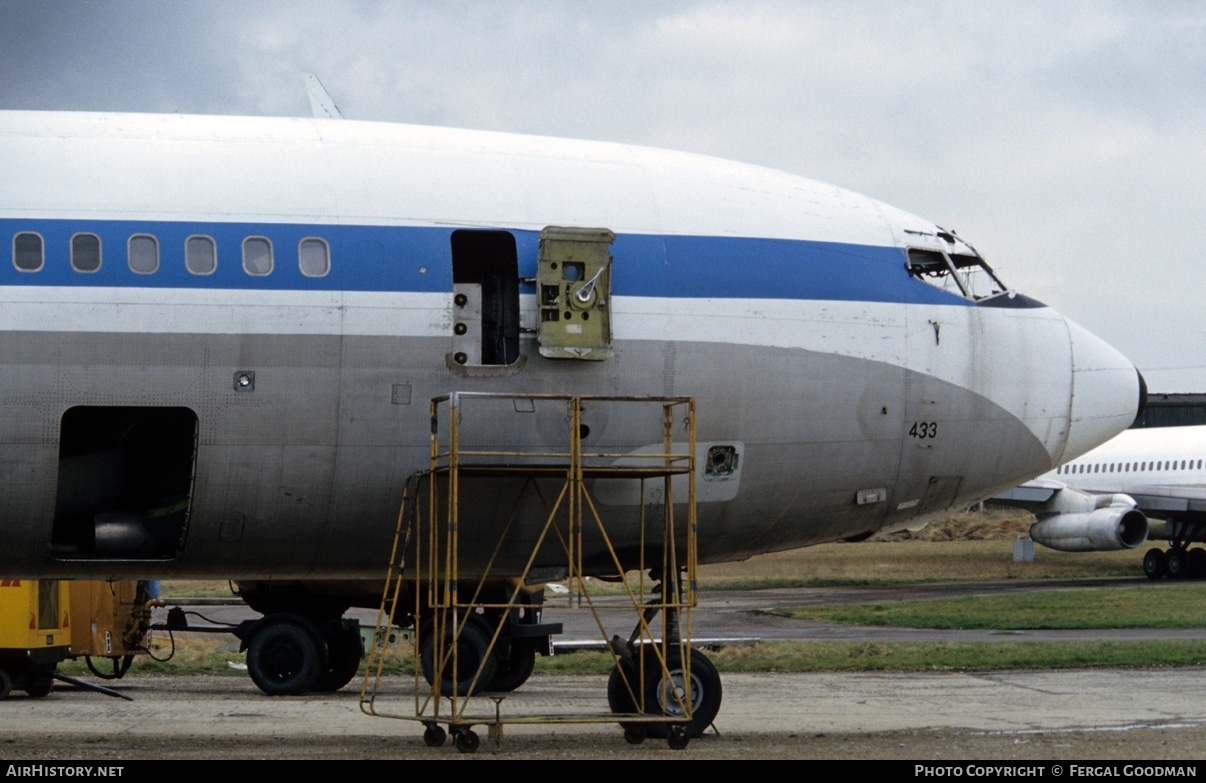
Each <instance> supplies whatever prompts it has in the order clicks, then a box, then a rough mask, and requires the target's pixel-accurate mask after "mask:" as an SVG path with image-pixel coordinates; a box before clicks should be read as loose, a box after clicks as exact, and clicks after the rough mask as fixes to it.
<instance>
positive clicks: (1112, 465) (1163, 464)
mask: <svg viewBox="0 0 1206 783" xmlns="http://www.w3.org/2000/svg"><path fill="white" fill-rule="evenodd" d="M1195 465H1196V466H1195ZM1201 469H1202V460H1197V461H1196V463H1195V461H1194V460H1191V459H1183V460H1181V461H1180V462H1178V461H1177V460H1175V459H1174V460H1158V461H1156V462H1103V463H1094V464H1092V465H1090V464H1088V463H1084V464H1080V465H1061V466H1060V467H1059V468H1058V469H1057V470H1056V473H1062V474H1072V473H1077V474H1080V473H1143V472H1145V471H1149V470H1151V471H1154V470H1201Z"/></svg>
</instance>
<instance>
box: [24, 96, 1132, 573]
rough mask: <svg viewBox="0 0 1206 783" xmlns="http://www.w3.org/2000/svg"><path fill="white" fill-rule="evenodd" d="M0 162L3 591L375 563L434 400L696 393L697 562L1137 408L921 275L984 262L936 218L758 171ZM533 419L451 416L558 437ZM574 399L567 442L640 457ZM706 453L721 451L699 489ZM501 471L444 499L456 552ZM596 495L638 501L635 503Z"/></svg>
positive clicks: (1005, 312) (988, 473) (618, 508)
mask: <svg viewBox="0 0 1206 783" xmlns="http://www.w3.org/2000/svg"><path fill="white" fill-rule="evenodd" d="M0 170H3V171H4V172H5V186H4V188H3V189H0V239H2V240H3V241H2V242H0V248H4V249H7V251H8V252H9V253H10V254H11V255H10V258H9V259H8V260H7V262H6V263H3V264H0V409H2V410H3V413H4V415H3V417H0V471H2V472H3V475H4V476H5V477H6V481H5V492H4V494H3V498H2V500H0V543H2V546H0V573H3V574H5V575H6V576H12V577H21V578H50V577H86V578H111V577H133V578H169V577H174V578H196V577H212V576H217V577H221V578H231V579H306V578H321V579H336V578H366V577H367V578H376V577H377V576H379V575H380V574H381V572H382V570H383V569H384V567H385V564H386V562H387V559H388V555H389V551H388V550H389V545H390V541H391V539H392V535H393V532H394V528H395V523H396V519H397V514H398V506H399V502H400V499H401V492H402V486H403V482H404V481H405V479H406V477H407V476H409V475H411V474H412V473H415V472H416V471H420V470H423V469H425V468H427V467H428V466H429V460H430V454H429V445H428V441H429V433H430V416H429V405H428V401H429V400H430V399H432V398H434V397H438V396H440V395H444V394H447V393H449V392H451V391H481V392H506V393H525V394H594V395H650V396H690V397H693V398H695V400H696V402H697V406H698V439H699V442H700V443H699V449H698V453H699V455H700V456H701V458H703V459H701V466H700V468H699V476H698V479H699V491H698V501H699V502H698V513H699V530H700V533H699V558H700V561H701V562H709V561H722V560H734V559H744V558H746V557H749V556H752V555H754V554H758V553H761V552H768V551H776V550H783V549H789V548H794V547H799V546H805V545H809V544H815V543H820V542H825V541H833V540H838V539H850V538H859V537H864V536H867V535H870V534H873V533H875V532H878V531H884V530H893V529H899V528H904V527H908V526H912V525H915V524H917V523H918V522H920V521H922V520H924V519H926V518H928V517H929V516H932V515H935V514H939V513H943V512H945V511H947V510H949V509H952V508H959V507H965V506H967V505H969V504H971V503H973V502H975V501H977V500H979V499H982V498H984V497H987V496H991V495H992V494H994V493H996V492H998V491H1000V490H1001V489H1004V488H1007V487H1011V486H1014V485H1016V484H1018V483H1020V482H1022V481H1025V480H1026V479H1028V478H1031V477H1033V476H1035V475H1037V474H1039V473H1042V472H1044V471H1046V470H1048V469H1050V468H1051V467H1052V466H1053V465H1055V464H1058V463H1061V462H1066V461H1068V460H1069V459H1071V458H1072V457H1074V456H1076V455H1079V454H1082V453H1083V452H1085V451H1087V450H1089V449H1090V448H1092V447H1094V446H1096V445H1097V444H1099V443H1101V442H1103V441H1105V440H1106V439H1108V438H1109V437H1111V436H1113V435H1114V434H1116V433H1117V432H1119V431H1121V430H1122V429H1123V428H1125V427H1126V426H1127V425H1129V424H1130V423H1131V421H1132V420H1133V418H1134V416H1135V412H1136V406H1137V404H1138V398H1139V394H1140V389H1139V387H1140V383H1139V381H1138V380H1137V375H1136V373H1135V370H1134V368H1133V367H1132V366H1131V365H1130V363H1129V362H1127V361H1126V360H1125V359H1123V358H1122V357H1121V356H1120V355H1119V354H1117V352H1115V351H1114V350H1113V349H1111V348H1109V347H1108V346H1106V345H1104V344H1103V343H1101V342H1100V341H1099V340H1097V339H1096V338H1094V337H1093V336H1092V335H1090V334H1088V333H1087V332H1086V331H1084V330H1083V329H1081V328H1080V327H1079V326H1076V325H1075V324H1072V323H1070V322H1069V321H1067V320H1066V319H1065V318H1064V317H1063V316H1061V315H1060V314H1059V313H1057V312H1055V311H1054V310H1052V309H1051V308H1049V307H1046V306H1044V305H1042V304H1041V303H1039V302H1036V301H1034V300H1032V299H1029V298H1027V297H1025V296H1024V295H1021V294H1016V293H1014V292H1012V291H1002V290H994V291H990V292H988V293H986V294H975V293H973V292H972V291H970V289H959V288H956V287H955V285H954V282H953V281H954V279H955V278H957V277H958V273H956V271H955V270H951V272H952V273H951V274H949V275H946V276H945V282H946V287H945V288H943V287H940V286H936V285H932V284H930V282H927V280H926V279H925V278H926V276H927V275H926V274H925V273H924V270H925V269H927V267H925V266H924V264H926V263H937V264H941V263H942V260H943V258H951V257H956V256H957V257H958V258H961V259H964V261H965V262H967V260H969V259H970V260H971V262H974V261H976V260H977V259H978V256H977V254H976V253H975V251H974V249H972V248H971V247H970V246H968V245H967V244H966V243H964V242H963V241H962V240H961V239H960V238H958V237H955V236H953V235H951V234H949V233H947V232H945V231H943V230H942V229H940V228H939V227H938V226H936V225H934V224H932V223H929V222H928V221H925V220H922V219H920V218H917V217H914V216H912V215H909V214H907V213H904V212H901V211H899V210H896V209H894V208H891V207H888V206H887V205H884V204H881V203H879V202H876V201H873V200H871V199H867V198H864V197H861V196H857V195H855V194H852V193H849V192H847V191H842V190H839V189H837V188H833V187H831V186H826V185H821V184H819V183H815V182H812V181H810V180H806V179H803V178H801V177H796V176H792V175H787V174H782V173H779V172H773V171H768V170H766V169H761V168H757V167H752V166H745V165H741V164H735V163H730V162H726V161H718V160H714V159H711V158H704V157H700V156H693V155H684V154H679V153H670V152H664V151H656V150H647V149H641V148H635V147H629V146H623V145H611V144H600V143H590V142H579V141H569V140H557V139H540V138H532V137H521V136H510V135H503V134H489V133H481V132H472V131H458V130H452V129H441V128H417V127H411V126H393V125H385V124H378V123H359V122H351V121H337V120H327V121H320V120H300V119H267V118H257V119H249V118H218V117H183V116H176V115H169V116H153V115H113V114H56V113H36V112H4V113H0ZM547 227H570V231H571V233H572V232H573V231H579V233H580V234H581V235H582V236H587V235H589V234H591V232H594V234H595V235H598V236H603V237H604V238H603V239H598V237H597V236H596V237H595V238H593V239H591V240H590V241H591V242H595V247H596V249H597V248H605V250H604V251H603V255H607V256H609V258H608V260H607V261H606V262H602V263H604V272H595V273H594V275H595V277H594V278H593V279H591V280H590V281H589V282H590V284H591V285H592V286H593V285H595V284H597V285H598V288H597V290H596V289H595V288H594V287H586V288H584V286H583V283H584V282H586V281H585V280H578V279H575V278H571V277H569V273H568V271H567V272H566V277H565V278H564V280H566V281H568V282H566V283H565V285H566V286H568V287H567V288H565V289H564V290H563V291H562V295H561V296H560V297H559V296H558V295H554V294H553V293H550V291H551V290H552V289H551V288H546V287H545V285H544V284H543V283H542V280H545V279H546V278H542V275H545V274H546V273H547V272H548V270H549V267H548V264H547V263H545V261H542V260H541V259H542V258H543V256H542V252H543V251H542V250H541V247H542V231H544V230H545V229H546V228H547ZM554 233H556V232H554ZM574 236H578V235H577V234H575V235H574ZM952 263H954V262H952ZM968 263H970V262H968ZM956 266H958V264H956ZM974 266H975V265H974V263H973V264H971V267H969V268H972V267H974ZM586 268H587V269H588V270H589V268H590V267H589V266H587V267H586ZM931 269H932V268H931ZM977 269H978V268H977ZM574 274H579V273H578V272H575V273H574ZM939 277H941V275H939ZM558 280H561V278H558ZM931 282H932V281H931ZM574 292H577V294H582V297H580V298H581V299H582V301H581V302H580V303H577V304H575V303H574V301H573V300H572V299H571V297H572V296H573V295H574ZM587 295H589V296H593V297H594V298H593V299H591V301H589V302H588V301H586V299H587V298H589V297H588V296H587ZM466 302H467V303H466ZM584 314H585V316H586V317H584ZM592 317H593V318H594V319H595V320H594V321H593V322H592V321H591V320H590V319H591V318H592ZM599 318H605V319H606V327H605V328H603V329H602V330H601V331H592V330H595V329H596V325H597V324H598V323H599V320H598V319H599ZM557 330H559V331H557ZM579 339H581V342H578V341H577V340H579ZM546 419H547V420H546ZM557 419H558V417H556V416H546V417H544V418H541V416H533V418H532V419H531V421H530V422H529V424H528V425H525V426H519V427H515V426H512V425H505V426H504V425H499V427H498V428H497V429H496V430H490V429H486V430H483V431H480V432H479V433H478V437H480V438H481V439H482V440H483V441H486V442H495V441H497V442H499V443H501V444H505V445H507V446H508V447H510V446H515V447H519V446H526V447H538V446H540V445H541V444H547V443H555V442H560V440H559V439H562V438H563V437H564V433H563V430H562V429H559V428H558V425H559V424H560V425H561V426H562V427H563V423H561V422H559V421H558V420H557ZM584 422H585V423H586V424H587V425H588V426H589V435H588V436H587V438H586V441H587V442H589V443H594V444H599V445H601V446H613V447H615V448H636V447H639V446H640V445H643V444H644V443H647V442H649V441H648V440H644V441H642V440H641V438H642V435H641V434H640V433H638V432H637V431H636V424H635V423H633V422H628V421H625V420H623V419H622V418H621V417H617V416H610V417H609V416H606V415H603V414H602V413H601V412H599V411H591V410H589V409H588V410H587V411H586V412H585V414H584ZM712 449H716V451H715V452H713V451H711V450H712ZM710 454H720V455H729V456H730V457H731V459H730V460H729V464H728V465H727V466H726V467H725V471H724V472H723V474H722V475H708V474H707V473H706V471H705V469H704V466H703V463H704V462H706V458H707V457H708V455H710ZM513 494H514V487H507V486H506V485H501V486H495V485H491V486H490V487H489V488H483V490H482V491H481V492H480V493H479V494H478V495H477V496H476V497H475V498H474V499H473V500H472V501H471V502H470V504H469V505H468V507H467V508H465V509H464V510H463V514H464V518H466V519H469V520H471V524H472V525H473V526H474V530H475V531H477V533H479V534H478V535H475V536H472V537H467V538H463V539H462V562H463V564H469V565H471V564H473V563H480V562H482V560H483V559H484V558H485V556H486V555H487V554H488V552H489V549H490V546H491V545H492V543H493V541H494V539H495V538H496V535H495V533H496V532H497V530H499V529H500V528H501V526H502V525H503V524H504V523H505V520H506V518H507V516H508V515H509V514H510V513H511V499H512V497H513ZM603 495H604V496H605V497H604V502H603V505H604V507H605V509H607V510H608V512H609V513H612V514H614V515H616V516H617V517H618V518H619V519H620V520H621V521H620V522H618V523H617V524H619V525H620V526H621V528H622V527H623V526H624V525H626V524H631V523H630V522H626V521H623V520H624V519H626V518H627V517H630V516H631V515H632V514H634V513H635V511H636V507H638V506H639V505H640V504H641V500H639V499H638V500H635V501H633V500H630V499H629V500H626V499H625V497H624V496H622V495H619V496H613V497H612V498H611V500H610V501H607V498H606V495H607V493H606V492H604V493H603ZM521 514H522V515H523V516H521V519H527V520H531V519H535V518H537V517H538V516H539V509H538V508H536V507H534V506H525V507H524V508H523V510H522V511H521ZM626 515H627V516H626ZM557 557H559V555H558V554H557V553H553V552H550V554H549V558H550V562H551V561H552V560H553V559H556V558H557Z"/></svg>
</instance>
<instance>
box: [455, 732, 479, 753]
mask: <svg viewBox="0 0 1206 783" xmlns="http://www.w3.org/2000/svg"><path fill="white" fill-rule="evenodd" d="M481 744H482V741H481V740H480V739H478V736H477V732H475V731H474V730H473V729H463V730H461V731H458V732H457V733H456V749H457V750H459V751H460V752H461V753H473V752H474V751H476V750H477V748H478V746H479V745H481Z"/></svg>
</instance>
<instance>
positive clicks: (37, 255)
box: [13, 231, 331, 277]
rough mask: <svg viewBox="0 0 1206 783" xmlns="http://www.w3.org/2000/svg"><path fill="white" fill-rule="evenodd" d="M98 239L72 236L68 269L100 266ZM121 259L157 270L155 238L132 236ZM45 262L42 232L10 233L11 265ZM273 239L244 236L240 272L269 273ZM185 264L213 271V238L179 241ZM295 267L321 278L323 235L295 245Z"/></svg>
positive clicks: (25, 267)
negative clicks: (12, 234) (123, 257)
mask: <svg viewBox="0 0 1206 783" xmlns="http://www.w3.org/2000/svg"><path fill="white" fill-rule="evenodd" d="M101 260H102V253H101V240H100V237H98V236H97V235H96V234H85V233H81V234H75V235H74V236H72V237H71V268H72V269H74V270H75V271H77V272H95V271H97V270H98V269H100V268H101ZM126 263H127V264H128V265H129V267H130V270H131V271H133V272H137V273H138V274H142V275H152V274H155V273H156V272H158V271H159V240H158V239H157V238H156V237H155V236H154V235H152V234H133V235H132V236H131V237H130V238H129V240H128V241H127V242H126ZM45 264H46V248H45V243H44V242H43V240H42V235H41V234H35V233H33V232H32V231H25V232H22V233H20V234H17V235H16V236H14V237H13V266H15V267H17V269H19V270H20V271H22V272H38V271H40V270H41V269H42V267H43V266H45ZM273 265H274V258H273V249H272V241H271V240H270V239H268V238H267V237H247V238H246V239H244V240H243V271H244V272H246V273H247V274H249V275H254V276H256V277H264V276H265V275H270V274H272V269H273ZM184 266H185V268H186V269H188V271H189V272H191V273H192V274H194V275H209V274H213V272H214V270H216V269H217V268H218V244H217V242H215V241H214V239H213V237H208V236H204V235H201V234H195V235H193V236H191V237H189V238H188V239H186V240H184ZM297 266H298V269H300V270H301V273H302V274H303V275H305V276H306V277H322V276H324V275H326V274H327V273H328V272H330V271H331V248H330V246H329V245H328V244H327V242H326V240H325V239H320V238H318V237H306V238H304V239H302V240H301V241H300V242H298V243H297Z"/></svg>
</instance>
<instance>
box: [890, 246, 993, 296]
mask: <svg viewBox="0 0 1206 783" xmlns="http://www.w3.org/2000/svg"><path fill="white" fill-rule="evenodd" d="M909 274H911V275H913V276H914V277H916V278H917V279H918V280H921V281H923V282H925V283H928V284H929V285H932V286H934V287H935V288H937V289H939V290H942V291H947V292H949V293H952V294H957V295H958V296H962V297H963V298H964V299H968V300H970V301H973V302H979V301H982V300H984V299H988V298H991V297H994V296H998V295H1000V294H1003V293H1006V292H1007V291H1008V290H1009V289H1008V288H1006V287H1005V285H1004V283H1002V282H1001V281H1000V279H999V278H997V276H996V274H995V273H993V271H992V269H991V268H990V267H989V266H988V264H986V263H985V262H984V259H983V258H980V256H978V255H975V254H973V253H944V252H941V251H938V250H921V249H918V248H909Z"/></svg>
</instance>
